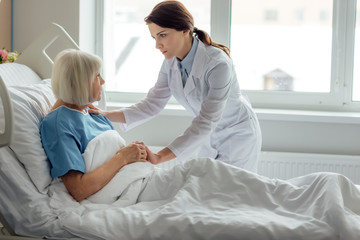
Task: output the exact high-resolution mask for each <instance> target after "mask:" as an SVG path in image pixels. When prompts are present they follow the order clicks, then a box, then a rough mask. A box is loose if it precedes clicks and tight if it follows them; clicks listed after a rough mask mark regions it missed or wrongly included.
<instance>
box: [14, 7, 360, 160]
mask: <svg viewBox="0 0 360 240" xmlns="http://www.w3.org/2000/svg"><path fill="white" fill-rule="evenodd" d="M94 2H95V0H14V50H17V51H20V52H21V51H22V50H24V49H25V48H26V46H27V45H28V44H29V43H30V42H31V41H32V40H33V39H35V37H36V36H37V35H38V34H39V33H40V32H41V31H42V30H43V29H44V28H45V27H46V26H47V25H48V24H49V23H51V22H56V23H58V24H60V25H62V26H63V27H64V28H65V29H66V30H67V31H68V32H69V34H70V35H71V36H72V37H73V38H74V40H75V41H76V42H77V43H79V42H80V48H81V49H83V50H88V51H93V49H94V45H95V41H94V40H92V39H94V34H95V24H94V19H95V18H94V16H93V15H92V14H94V9H95V7H94ZM87 13H88V15H87ZM91 16H92V17H91ZM80 18H81V20H80ZM80 35H81V36H80ZM257 112H258V116H259V119H260V125H261V129H262V133H263V150H264V151H283V152H301V153H324V154H345V155H360V113H355V114H339V113H337V114H331V113H311V112H287V111H285V112H280V113H279V112H277V111H274V112H271V111H267V110H265V111H264V110H261V109H259V110H257ZM332 115H333V116H332ZM190 123H191V117H190V116H189V115H188V114H185V115H181V114H179V113H178V112H177V113H175V114H174V113H173V112H172V113H169V111H165V112H164V113H162V114H161V115H160V116H158V117H156V118H154V119H152V120H151V121H149V122H147V123H146V124H144V125H141V126H139V127H137V128H136V129H134V130H131V131H129V132H127V133H122V134H123V136H124V137H125V139H126V141H127V142H131V141H134V140H141V141H144V142H145V143H147V144H149V145H160V146H164V145H166V144H168V143H169V142H170V141H171V140H172V139H173V138H174V137H176V136H178V135H179V134H181V133H182V131H183V130H184V129H185V128H186V127H187V126H188V125H189V124H190Z"/></svg>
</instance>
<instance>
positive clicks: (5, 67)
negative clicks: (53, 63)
mask: <svg viewBox="0 0 360 240" xmlns="http://www.w3.org/2000/svg"><path fill="white" fill-rule="evenodd" d="M0 76H1V78H2V79H3V81H4V82H5V85H6V86H8V87H10V86H18V85H22V84H34V83H38V82H40V81H41V78H40V77H39V76H38V75H37V74H36V73H35V72H34V71H33V70H31V68H29V67H28V66H26V65H23V64H18V63H3V64H0Z"/></svg>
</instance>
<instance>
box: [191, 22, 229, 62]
mask: <svg viewBox="0 0 360 240" xmlns="http://www.w3.org/2000/svg"><path fill="white" fill-rule="evenodd" d="M193 35H195V36H196V37H197V38H198V39H199V40H200V41H202V42H203V43H204V44H207V45H211V46H214V47H217V48H220V49H221V50H223V51H224V52H225V53H226V54H227V55H228V56H229V57H230V49H229V48H228V47H227V46H225V45H223V44H220V43H216V42H213V41H212V40H211V38H210V36H209V34H207V32H205V31H203V30H200V29H198V28H196V27H194V30H193Z"/></svg>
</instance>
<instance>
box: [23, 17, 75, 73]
mask: <svg viewBox="0 0 360 240" xmlns="http://www.w3.org/2000/svg"><path fill="white" fill-rule="evenodd" d="M55 41H59V42H61V44H62V46H61V47H62V48H61V49H59V51H58V52H60V51H61V50H63V49H65V48H74V49H79V47H78V45H77V44H76V43H75V42H74V40H73V39H72V38H71V36H70V35H69V34H68V33H67V32H66V31H65V29H64V28H63V27H61V26H60V25H58V24H56V23H52V24H50V25H49V26H48V27H47V28H46V29H45V30H44V31H43V32H42V34H41V35H40V36H39V37H38V38H37V39H36V40H35V41H33V42H32V43H31V44H30V45H29V46H28V47H27V48H26V49H25V50H24V51H23V52H22V53H21V55H20V56H19V58H18V59H17V60H16V63H20V64H24V65H26V66H28V67H30V68H31V69H32V70H33V71H34V72H36V73H37V74H38V75H39V77H40V78H41V79H45V78H50V76H51V71H52V65H53V63H54V62H53V59H51V58H50V56H49V54H48V52H47V50H48V49H49V48H50V47H51V46H52V45H53V44H55ZM34 59H35V61H34Z"/></svg>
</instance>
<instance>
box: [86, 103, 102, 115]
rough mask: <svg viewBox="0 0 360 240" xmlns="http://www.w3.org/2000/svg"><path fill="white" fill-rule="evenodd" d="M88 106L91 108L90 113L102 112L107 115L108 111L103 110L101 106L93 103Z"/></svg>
mask: <svg viewBox="0 0 360 240" xmlns="http://www.w3.org/2000/svg"><path fill="white" fill-rule="evenodd" d="M88 107H89V110H88V112H89V113H95V114H101V115H104V116H106V112H105V111H103V110H101V109H100V108H97V107H95V106H94V105H92V104H89V106H88Z"/></svg>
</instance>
